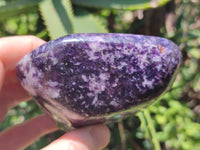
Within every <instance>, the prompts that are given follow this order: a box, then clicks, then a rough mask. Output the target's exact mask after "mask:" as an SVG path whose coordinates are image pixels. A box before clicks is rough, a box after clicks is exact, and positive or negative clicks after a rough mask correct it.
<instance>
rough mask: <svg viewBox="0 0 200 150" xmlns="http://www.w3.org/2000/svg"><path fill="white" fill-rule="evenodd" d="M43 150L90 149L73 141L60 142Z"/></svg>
mask: <svg viewBox="0 0 200 150" xmlns="http://www.w3.org/2000/svg"><path fill="white" fill-rule="evenodd" d="M42 150H89V149H88V147H86V146H85V145H83V144H82V143H80V142H77V141H73V140H60V141H59V142H57V143H53V144H51V145H49V146H47V147H45V148H43V149H42Z"/></svg>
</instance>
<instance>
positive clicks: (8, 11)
mask: <svg viewBox="0 0 200 150" xmlns="http://www.w3.org/2000/svg"><path fill="white" fill-rule="evenodd" d="M40 1H41V0H16V1H12V2H8V3H6V2H5V1H0V16H1V17H0V20H3V19H7V18H8V17H12V16H16V15H18V14H20V13H24V12H28V11H30V9H35V8H36V6H37V4H38V3H39V2H40Z"/></svg>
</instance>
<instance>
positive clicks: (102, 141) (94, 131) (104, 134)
mask: <svg viewBox="0 0 200 150" xmlns="http://www.w3.org/2000/svg"><path fill="white" fill-rule="evenodd" d="M89 132H90V135H91V137H92V139H93V144H94V145H95V147H96V149H98V150H99V149H103V148H104V147H105V146H106V145H107V144H108V142H109V139H110V134H109V130H108V128H107V127H106V126H104V125H97V126H93V127H91V129H90V131H89Z"/></svg>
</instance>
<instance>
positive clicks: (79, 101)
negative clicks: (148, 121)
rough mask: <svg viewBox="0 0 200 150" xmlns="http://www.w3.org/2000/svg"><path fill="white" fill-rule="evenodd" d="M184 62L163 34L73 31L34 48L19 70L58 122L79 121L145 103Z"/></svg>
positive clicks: (131, 109) (167, 84)
mask: <svg viewBox="0 0 200 150" xmlns="http://www.w3.org/2000/svg"><path fill="white" fill-rule="evenodd" d="M180 62H181V52H180V50H179V49H178V47H177V46H176V45H175V44H174V43H173V42H171V41H169V40H167V39H164V38H159V37H153V36H143V35H132V34H112V33H110V34H72V35H68V36H65V37H61V38H59V39H56V40H53V41H50V42H48V43H46V44H44V45H42V46H40V47H39V48H37V49H35V50H34V51H32V52H31V53H29V54H28V55H26V56H25V57H24V58H23V59H22V60H21V61H20V62H19V63H18V64H17V68H16V69H17V76H18V78H19V81H20V83H21V85H22V86H23V87H24V88H25V89H26V90H27V91H28V92H29V93H30V94H31V95H32V96H33V97H35V98H36V99H37V100H38V101H39V103H40V104H41V105H42V106H43V107H44V108H45V109H46V110H47V111H49V112H50V113H51V114H53V115H54V117H56V119H57V120H58V121H59V120H65V119H66V121H65V122H68V123H69V124H71V123H72V124H73V125H74V126H79V125H84V124H90V122H92V123H93V122H94V123H95V122H98V120H101V121H104V120H105V119H108V118H109V117H110V118H113V117H114V116H115V118H116V116H117V115H121V114H123V113H124V115H122V116H125V115H127V114H129V113H130V114H131V113H132V112H134V111H136V110H137V109H139V108H140V106H141V107H146V106H147V105H149V104H150V103H152V102H153V101H152V100H153V99H156V98H158V96H159V95H161V94H162V93H163V92H164V91H166V89H167V88H169V87H170V86H171V82H172V81H173V78H174V76H175V72H176V70H177V69H178V67H179V65H180ZM127 110H128V111H127ZM112 114H113V115H112ZM107 116H109V117H107ZM91 118H92V119H91ZM119 118H123V117H119ZM88 120H90V121H88ZM60 122H62V121H60ZM85 122H87V123H85ZM88 122H89V123H88ZM69 126H70V125H69Z"/></svg>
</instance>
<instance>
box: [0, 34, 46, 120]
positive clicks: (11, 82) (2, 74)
mask: <svg viewBox="0 0 200 150" xmlns="http://www.w3.org/2000/svg"><path fill="white" fill-rule="evenodd" d="M43 43H45V41H43V40H41V39H39V38H37V37H35V36H12V37H4V38H0V90H1V87H2V90H1V92H0V106H1V109H0V121H1V120H2V118H3V117H4V116H5V113H6V112H7V110H8V109H9V108H11V107H14V106H16V105H17V104H19V103H20V102H22V101H25V100H28V99H29V95H28V94H27V92H26V91H25V90H24V89H23V88H22V87H21V85H20V84H19V82H18V80H17V77H16V74H15V66H16V63H17V62H18V61H19V60H20V59H21V58H22V57H23V56H24V55H26V54H27V53H29V52H30V51H32V50H33V49H35V48H37V47H38V46H40V45H41V44H43ZM4 78H5V79H4ZM10 91H12V94H10ZM2 108H4V109H2Z"/></svg>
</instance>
